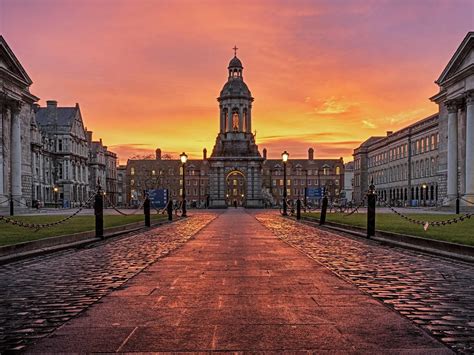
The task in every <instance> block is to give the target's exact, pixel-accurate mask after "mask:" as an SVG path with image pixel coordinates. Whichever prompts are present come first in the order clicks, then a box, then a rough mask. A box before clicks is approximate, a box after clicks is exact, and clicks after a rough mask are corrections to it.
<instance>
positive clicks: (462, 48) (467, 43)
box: [435, 31, 474, 85]
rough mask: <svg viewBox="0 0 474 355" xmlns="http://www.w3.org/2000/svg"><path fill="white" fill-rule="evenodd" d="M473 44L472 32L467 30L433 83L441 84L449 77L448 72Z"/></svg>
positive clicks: (459, 63)
mask: <svg viewBox="0 0 474 355" xmlns="http://www.w3.org/2000/svg"><path fill="white" fill-rule="evenodd" d="M473 46H474V32H473V31H471V32H468V33H467V35H466V37H464V39H463V40H462V42H461V44H460V45H459V47H458V48H457V49H456V52H454V54H453V56H452V57H451V59H450V60H449V62H448V64H447V65H446V67H445V68H444V70H443V72H442V73H441V75H440V76H439V78H438V80H436V81H435V83H437V84H439V85H442V84H443V82H444V81H446V79H448V78H449V77H450V74H451V73H453V72H455V71H456V69H457V68H458V67H459V66H460V65H461V64H462V62H463V61H464V59H465V58H466V57H467V56H468V55H469V52H470V50H471V48H472V47H473Z"/></svg>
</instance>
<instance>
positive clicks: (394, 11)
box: [0, 0, 474, 163]
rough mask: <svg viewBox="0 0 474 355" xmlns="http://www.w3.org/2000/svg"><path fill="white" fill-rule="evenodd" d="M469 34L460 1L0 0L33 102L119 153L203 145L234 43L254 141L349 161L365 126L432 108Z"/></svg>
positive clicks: (196, 149)
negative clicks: (79, 119) (74, 110)
mask: <svg viewBox="0 0 474 355" xmlns="http://www.w3.org/2000/svg"><path fill="white" fill-rule="evenodd" d="M470 30H474V2H473V1H472V0H446V1H434V0H417V1H414V0H393V1H383V0H377V1H368V0H363V1H348V0H346V1H342V0H341V1H338V0H328V1H202V0H200V1H197V0H196V1H159V0H154V1H152V0H148V1H145V0H128V1H117V0H94V1H92V0H88V1H78V0H56V1H46V0H44V1H43V0H29V1H27V0H0V33H1V34H2V35H3V36H4V37H5V39H6V41H7V42H8V43H9V45H10V47H11V48H12V50H13V51H14V52H15V54H16V55H17V57H18V59H19V60H20V62H21V63H22V64H23V66H24V67H25V69H26V71H27V72H28V74H29V75H30V77H31V78H32V80H33V82H34V84H33V85H32V87H31V91H32V93H33V94H35V95H36V96H38V97H40V98H41V101H40V104H41V105H44V104H45V101H46V100H49V99H54V100H57V101H58V104H59V106H72V105H74V104H75V103H76V102H78V103H79V104H80V107H81V111H82V115H83V118H84V121H85V125H86V126H87V127H88V129H92V130H93V131H94V138H96V139H98V138H102V139H103V141H104V143H105V144H106V145H108V147H109V148H110V149H111V150H113V151H115V152H117V153H118V154H119V157H120V159H121V162H122V163H123V162H125V161H126V159H127V158H128V157H129V156H131V155H134V154H147V153H150V152H153V151H154V150H155V149H156V147H160V148H161V149H162V150H163V151H164V152H169V153H171V154H174V155H175V156H177V153H178V154H179V153H180V152H181V151H186V152H187V153H188V154H189V155H190V156H191V157H200V156H201V151H202V148H204V147H206V148H207V149H208V151H211V150H212V147H213V145H214V141H215V138H216V134H217V132H218V128H219V110H218V103H217V101H216V98H217V96H218V95H219V92H220V90H221V88H222V86H223V85H224V83H225V82H226V80H227V65H228V62H229V60H230V59H231V58H232V56H233V51H232V47H233V46H234V45H237V47H239V50H238V53H237V55H238V57H239V58H240V59H241V60H242V62H243V65H244V80H245V81H246V83H247V84H248V85H249V88H250V90H251V92H252V95H253V96H254V97H255V102H254V106H253V114H252V119H253V129H255V130H256V131H257V143H258V144H259V148H260V150H261V149H263V148H264V147H266V148H267V149H268V151H269V156H270V157H279V156H280V153H281V152H282V151H283V150H288V151H289V152H290V154H291V156H292V157H305V156H306V154H307V149H308V148H309V147H314V148H315V156H316V157H336V158H337V157H340V156H342V157H344V160H345V161H349V160H350V159H351V154H352V150H353V149H354V148H355V147H356V146H357V145H358V144H359V143H360V142H361V141H363V140H365V139H366V138H368V137H369V136H372V135H384V134H385V131H387V130H396V129H398V128H401V127H403V126H405V125H407V124H409V123H411V122H414V121H416V120H418V119H421V118H423V117H426V116H428V115H430V114H432V113H435V112H436V111H437V106H436V105H435V104H434V103H431V102H430V101H429V99H428V98H429V97H430V96H432V95H433V94H435V93H436V92H437V86H436V84H434V80H436V79H437V77H438V76H439V74H440V73H441V71H442V70H443V68H444V67H445V65H446V64H447V62H448V61H449V59H450V58H451V56H452V54H453V53H454V51H455V50H456V48H457V46H458V45H459V44H460V42H461V40H462V39H463V38H464V36H465V35H466V33H467V32H468V31H470Z"/></svg>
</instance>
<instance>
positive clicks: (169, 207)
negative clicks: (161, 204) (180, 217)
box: [166, 200, 173, 221]
mask: <svg viewBox="0 0 474 355" xmlns="http://www.w3.org/2000/svg"><path fill="white" fill-rule="evenodd" d="M166 212H168V221H172V220H173V202H172V201H171V200H169V201H168V204H167V205H166Z"/></svg>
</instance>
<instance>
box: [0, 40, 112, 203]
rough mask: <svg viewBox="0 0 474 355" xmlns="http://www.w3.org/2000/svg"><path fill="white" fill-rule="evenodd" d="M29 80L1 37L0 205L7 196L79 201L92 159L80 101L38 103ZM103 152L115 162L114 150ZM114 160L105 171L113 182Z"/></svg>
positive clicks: (22, 199) (87, 183) (31, 200)
mask: <svg viewBox="0 0 474 355" xmlns="http://www.w3.org/2000/svg"><path fill="white" fill-rule="evenodd" d="M31 84H32V81H31V79H30V78H29V76H28V75H27V74H26V71H25V70H24V69H23V67H22V66H21V64H20V62H19V61H18V59H17V58H16V57H15V55H14V54H13V52H12V51H11V49H10V48H9V47H8V45H7V43H6V41H5V40H4V38H3V37H2V36H0V86H1V92H0V114H1V120H2V123H1V125H0V138H1V141H0V149H1V150H0V207H6V206H7V205H8V203H9V202H8V201H9V200H10V199H12V200H13V202H14V205H16V206H18V207H34V206H38V205H43V206H47V207H51V206H56V207H59V206H62V207H75V206H79V205H80V204H81V203H82V202H83V201H86V200H87V199H88V198H89V195H90V193H91V191H95V187H94V189H91V188H90V179H91V174H90V170H93V168H95V165H94V164H95V163H96V160H94V159H95V155H94V154H93V153H91V149H92V148H91V147H92V146H91V144H89V141H88V139H87V134H86V130H85V128H84V124H83V119H82V115H81V110H80V108H79V105H78V104H76V105H75V106H74V107H59V106H58V103H57V101H54V100H50V101H47V103H46V107H40V106H39V105H37V104H36V102H37V101H38V100H39V99H38V98H37V97H36V96H34V95H32V94H31V93H30V92H29V87H30V85H31ZM105 152H107V149H106V147H105ZM105 154H106V153H104V155H105ZM107 155H108V157H109V158H108V159H109V161H114V159H115V161H116V156H115V154H114V153H111V152H109V153H107ZM104 161H105V158H104ZM112 165H113V164H112V163H110V164H109V165H108V167H109V169H108V170H107V171H108V172H109V175H110V178H109V184H111V185H113V180H114V179H115V178H114V177H115V176H116V172H115V169H114V167H113V166H112ZM105 170H106V169H105V163H104V171H105ZM94 171H95V170H94ZM103 176H104V180H103V181H104V184H105V183H106V180H107V179H106V175H105V173H104V174H103ZM111 189H112V190H113V188H111Z"/></svg>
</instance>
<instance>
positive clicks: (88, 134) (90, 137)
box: [86, 131, 92, 144]
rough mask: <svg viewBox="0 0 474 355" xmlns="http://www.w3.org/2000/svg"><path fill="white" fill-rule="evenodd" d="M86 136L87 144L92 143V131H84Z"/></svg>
mask: <svg viewBox="0 0 474 355" xmlns="http://www.w3.org/2000/svg"><path fill="white" fill-rule="evenodd" d="M86 134H87V141H88V142H89V144H90V143H91V142H92V131H86Z"/></svg>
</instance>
